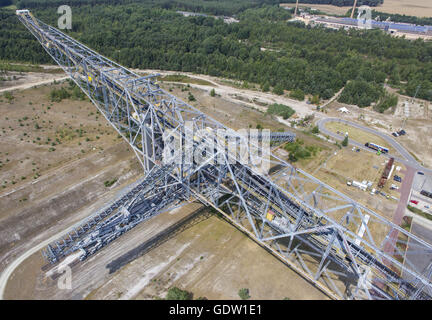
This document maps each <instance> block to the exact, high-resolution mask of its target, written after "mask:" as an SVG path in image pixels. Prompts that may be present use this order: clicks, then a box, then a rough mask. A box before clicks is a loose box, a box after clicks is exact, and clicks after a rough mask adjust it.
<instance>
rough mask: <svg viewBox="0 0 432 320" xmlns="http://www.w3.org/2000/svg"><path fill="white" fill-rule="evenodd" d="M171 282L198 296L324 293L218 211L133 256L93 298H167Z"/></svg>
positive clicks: (306, 295)
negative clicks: (244, 290)
mask: <svg viewBox="0 0 432 320" xmlns="http://www.w3.org/2000/svg"><path fill="white" fill-rule="evenodd" d="M166 257H169V258H168V259H167V258H166ZM137 276H138V279H137V278H136V277H137ZM173 285H174V286H178V287H180V288H183V289H186V290H188V291H190V292H192V293H193V294H194V297H195V298H198V297H206V298H208V299H239V296H238V290H239V289H241V288H248V289H249V290H250V295H251V297H252V299H283V298H285V297H288V298H290V299H326V296H324V295H323V294H321V293H320V292H319V291H317V290H316V289H315V288H314V287H313V286H311V285H310V284H309V283H308V282H306V281H305V280H303V279H302V278H300V277H298V276H296V274H295V273H294V272H293V271H292V270H291V269H289V268H287V267H286V266H284V265H283V264H282V263H281V262H280V261H278V260H277V259H275V258H274V257H273V256H272V255H271V254H269V253H267V252H266V251H265V250H264V249H262V248H261V247H259V246H257V245H256V244H255V243H254V242H253V241H252V240H251V239H249V238H248V237H246V236H245V235H243V234H242V233H240V232H238V231H236V229H234V228H233V227H232V226H230V225H229V224H227V223H226V222H224V221H221V220H220V219H219V218H217V217H215V216H213V217H211V218H209V219H208V220H205V221H202V222H200V223H199V224H197V225H195V226H193V227H191V228H189V229H187V230H185V231H184V232H182V233H181V234H179V235H178V236H177V237H176V238H175V239H171V240H169V241H168V242H166V243H164V244H163V245H161V246H160V247H158V248H157V249H156V250H153V251H151V252H150V253H148V254H147V255H146V256H144V257H142V258H139V259H137V260H135V261H134V262H133V263H131V264H130V265H128V266H127V267H125V268H124V269H122V270H120V271H119V272H117V273H116V274H115V275H114V277H113V279H112V281H110V282H109V283H106V284H105V285H103V286H101V287H100V288H98V289H97V290H95V291H94V292H92V294H91V296H89V298H91V299H116V298H119V299H153V298H155V297H160V298H164V297H165V295H166V292H167V290H168V288H169V287H171V286H173Z"/></svg>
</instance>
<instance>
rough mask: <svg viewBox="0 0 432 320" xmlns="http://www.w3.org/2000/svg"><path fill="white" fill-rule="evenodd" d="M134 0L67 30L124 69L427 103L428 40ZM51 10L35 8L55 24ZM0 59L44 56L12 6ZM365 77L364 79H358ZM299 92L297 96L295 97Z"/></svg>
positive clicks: (3, 18) (1, 15) (84, 12)
mask: <svg viewBox="0 0 432 320" xmlns="http://www.w3.org/2000/svg"><path fill="white" fill-rule="evenodd" d="M161 6H162V5H160V6H159V7H153V6H145V5H143V4H139V5H138V4H134V3H131V4H127V5H121V6H120V5H105V4H102V5H95V6H89V5H85V6H81V7H76V8H75V7H74V8H73V24H72V26H73V29H72V30H71V31H67V33H69V34H70V35H71V36H72V37H74V38H76V39H77V40H79V41H80V42H82V43H84V44H86V45H87V46H89V47H90V48H92V49H94V50H96V51H98V52H99V53H101V54H103V55H105V56H107V57H109V58H111V59H113V60H115V61H117V62H119V63H121V64H123V65H125V66H127V67H132V68H141V69H146V68H153V69H166V70H175V71H187V72H195V73H202V74H209V75H213V76H220V77H228V78H233V79H237V80H242V81H247V82H250V83H257V84H260V85H261V87H262V88H265V89H267V90H269V89H270V90H272V91H274V92H275V89H276V91H278V92H279V93H280V94H282V93H283V92H284V90H289V91H295V92H296V93H300V92H301V93H304V94H310V95H313V96H319V98H321V99H329V98H330V97H332V96H333V95H334V94H335V93H336V92H337V91H339V90H340V89H341V88H342V87H343V86H345V85H346V84H347V82H348V81H351V83H352V84H350V85H349V86H347V87H348V88H347V90H346V92H344V94H343V98H342V99H346V101H347V102H348V103H351V102H354V103H356V104H360V105H365V104H367V103H369V102H370V101H373V102H377V101H378V100H379V94H380V92H381V93H382V91H381V89H382V86H383V83H384V82H385V81H386V79H388V82H389V84H391V85H392V86H393V87H396V88H399V89H400V90H401V91H402V92H403V93H406V94H408V95H411V96H413V95H414V94H415V92H416V91H417V88H419V91H418V94H417V97H418V98H423V99H428V100H431V101H432V43H430V42H429V43H428V42H424V41H422V40H417V41H407V40H404V39H400V38H393V37H391V36H389V35H386V34H384V33H383V32H382V31H380V30H330V29H326V28H323V27H316V28H312V27H310V26H305V25H304V24H301V23H292V22H287V19H289V18H290V14H289V12H287V10H284V9H282V8H279V7H277V6H263V7H257V8H250V9H246V10H244V11H243V12H241V13H239V14H238V18H239V20H240V23H232V24H226V23H224V22H223V21H222V20H220V19H215V18H212V17H202V16H197V17H187V18H186V17H183V16H182V15H181V14H178V13H176V12H175V10H167V9H164V8H162V7H161ZM55 10H56V8H47V9H35V10H33V11H34V13H35V15H36V17H38V18H39V19H41V20H42V21H44V22H46V23H48V24H51V25H54V26H55V25H56V24H57V19H58V14H57V13H56V11H55ZM0 26H1V30H2V32H1V33H0V58H1V59H4V60H9V61H28V62H32V63H52V60H51V58H50V57H49V56H48V55H47V54H46V53H45V52H44V50H43V49H42V47H41V46H40V44H38V42H37V41H36V40H35V39H34V38H33V36H32V35H31V34H30V32H28V31H27V30H26V29H25V28H24V27H23V26H22V25H21V23H20V22H19V21H18V19H17V18H16V16H15V14H14V12H12V11H10V10H0ZM365 83H367V85H366V84H365ZM299 96H300V95H299Z"/></svg>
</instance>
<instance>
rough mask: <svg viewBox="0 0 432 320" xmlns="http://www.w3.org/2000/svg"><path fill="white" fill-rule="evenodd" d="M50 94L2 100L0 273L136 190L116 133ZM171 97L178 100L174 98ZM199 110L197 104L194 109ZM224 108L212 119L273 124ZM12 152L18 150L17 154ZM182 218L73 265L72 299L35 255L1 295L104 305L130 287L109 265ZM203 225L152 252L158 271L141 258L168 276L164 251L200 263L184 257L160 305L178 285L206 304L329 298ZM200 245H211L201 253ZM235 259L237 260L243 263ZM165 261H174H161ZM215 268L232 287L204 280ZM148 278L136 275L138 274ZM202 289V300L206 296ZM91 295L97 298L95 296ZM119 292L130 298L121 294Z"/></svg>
mask: <svg viewBox="0 0 432 320" xmlns="http://www.w3.org/2000/svg"><path fill="white" fill-rule="evenodd" d="M57 86H61V85H57ZM50 90H51V87H44V86H42V87H41V88H35V89H28V90H24V91H15V92H14V93H13V95H14V97H15V98H14V99H13V100H12V102H11V103H9V102H7V101H4V100H3V101H2V102H0V108H1V109H2V115H3V116H2V118H1V119H0V126H1V128H2V130H3V131H4V132H1V138H2V141H4V142H5V143H3V144H2V149H1V151H0V152H1V154H0V159H1V160H2V164H3V165H2V168H1V170H0V179H1V181H2V183H3V185H4V187H3V188H2V193H1V194H0V203H1V206H2V207H3V208H5V210H2V211H1V216H0V228H1V238H0V241H1V242H0V259H1V260H0V261H1V262H0V268H1V269H4V267H5V266H6V265H8V264H9V263H10V262H11V261H13V260H14V259H15V258H16V257H17V256H19V255H20V254H21V253H23V252H24V251H25V250H28V249H29V248H32V247H33V246H35V245H36V244H38V243H40V242H42V241H43V240H45V239H47V238H49V237H50V236H52V235H54V234H56V233H58V232H59V231H61V230H64V229H65V228H66V227H68V226H70V225H72V224H74V223H76V222H77V221H79V220H80V219H82V218H83V217H85V216H87V215H88V214H90V213H91V212H94V210H95V209H96V208H98V207H100V206H102V205H104V204H106V202H107V201H109V199H110V198H111V197H112V196H113V194H114V193H115V192H116V190H119V188H121V187H122V186H124V185H125V184H126V183H130V182H131V181H133V180H135V179H136V178H137V177H138V176H139V175H140V173H141V168H140V167H139V166H138V164H137V161H136V160H135V158H134V154H133V153H132V152H130V150H129V149H128V147H127V145H126V143H124V142H122V141H121V140H119V139H118V138H117V135H116V134H114V133H113V132H112V131H113V130H112V129H110V127H108V126H107V125H106V123H105V120H103V119H102V118H101V117H99V118H98V115H97V113H96V110H95V108H94V107H93V106H92V105H91V104H90V103H89V102H82V101H72V100H64V101H62V102H61V103H51V102H50V101H49V100H48V93H49V91H50ZM175 90H178V91H179V92H181V90H180V89H179V88H176V89H175ZM191 90H196V92H195V93H194V94H196V95H197V97H198V95H199V92H201V94H202V93H203V92H204V91H202V90H199V89H191ZM183 94H185V92H183ZM205 96H206V97H207V98H208V99H210V100H212V99H215V100H213V101H214V103H215V105H219V104H221V103H220V102H221V100H220V98H211V97H210V96H209V95H208V94H207V93H205ZM218 99H219V100H218ZM199 101H200V103H202V101H201V100H199ZM206 102H208V101H207V100H206ZM30 103H31V104H30ZM227 104H228V105H227V106H225V102H224V103H223V105H224V108H227V109H223V108H220V109H219V110H218V111H219V112H225V113H226V118H229V119H235V118H233V117H231V116H230V113H229V111H230V109H231V111H232V110H236V112H237V113H236V115H237V116H239V117H241V116H244V117H245V119H246V120H245V121H247V123H248V124H249V122H251V124H252V123H253V124H254V125H255V123H254V122H252V121H257V122H260V123H263V124H266V121H267V122H268V125H269V126H274V123H275V122H276V123H277V121H276V120H274V119H271V117H267V119H266V121H264V122H262V121H261V118H262V117H263V116H262V113H261V112H259V111H257V110H255V109H251V108H239V107H238V105H236V104H232V105H230V103H229V102H227ZM245 111H247V112H250V117H251V120H249V118H248V117H249V116H247V117H246V113H245ZM264 118H266V117H264ZM225 120H226V119H225ZM21 124H22V125H21ZM36 124H38V126H36ZM281 128H283V125H281ZM80 129H81V130H83V132H84V134H83V136H81V137H80V136H79V134H78V132H77V131H76V130H80ZM24 133H26V135H24ZM60 133H61V134H63V136H62V135H60ZM96 137H99V139H98V138H96ZM37 138H39V139H37ZM56 138H59V139H60V141H61V143H60V144H56V145H55V146H52V145H51V143H52V142H55V141H56V140H55V139H56ZM48 139H50V140H48ZM46 142H48V144H47V143H46ZM17 145H18V146H19V148H17V147H16V146H17ZM50 148H55V151H49V150H50ZM23 150H25V151H24V152H23ZM81 150H83V152H82V151H81ZM33 169H34V170H33ZM35 173H37V174H38V175H40V176H38V177H37V178H36V179H35V178H34V177H33V175H34V174H35ZM21 177H25V178H24V179H22V178H21ZM112 177H117V178H119V181H118V182H117V183H116V184H115V185H114V186H113V187H111V188H110V189H109V190H107V188H105V187H104V184H103V182H104V181H106V180H108V179H111V178H112ZM12 181H13V182H14V183H12ZM71 199H74V201H71ZM40 213H43V214H42V215H41V214H40ZM185 213H187V211H184V210H182V211H180V212H179V213H177V214H176V215H175V216H172V215H169V213H167V214H165V215H163V214H162V215H160V216H158V217H157V218H156V219H152V221H151V223H150V224H143V225H142V226H140V227H138V228H136V229H134V230H133V231H131V232H130V233H128V234H127V235H125V237H123V238H122V240H119V241H116V242H115V243H113V244H112V245H111V246H110V247H109V249H104V250H102V251H100V252H99V253H98V254H97V255H95V256H93V257H91V258H90V259H88V260H87V261H86V262H85V263H84V264H81V265H78V266H77V267H76V268H78V269H73V274H74V275H77V276H76V277H75V276H74V283H75V286H76V287H75V289H74V290H72V291H70V292H64V291H62V292H59V291H58V290H57V287H56V282H55V281H54V280H52V279H50V278H47V277H46V276H45V274H44V272H42V271H41V267H42V266H43V265H44V264H45V262H44V261H43V260H42V258H41V255H40V252H36V253H34V254H32V255H31V256H30V257H29V258H27V259H26V260H25V261H24V263H22V264H20V265H19V267H18V268H17V269H16V270H15V272H13V273H12V276H11V278H10V281H9V282H8V284H7V287H6V292H5V297H6V298H8V299H22V298H37V299H39V298H56V299H59V298H67V299H82V298H85V297H86V296H87V295H88V294H90V293H91V295H90V296H89V298H92V297H93V296H94V297H95V298H101V297H100V296H99V295H98V294H99V293H100V292H104V291H103V288H104V286H109V284H110V283H115V281H117V280H115V279H122V278H125V279H126V280H127V279H129V280H130V277H129V278H128V277H123V276H120V277H119V278H117V277H115V278H111V276H110V275H109V273H108V271H107V269H106V265H107V264H108V263H110V262H111V261H113V259H115V258H116V257H118V256H119V255H122V254H124V253H125V252H127V250H130V249H132V248H134V246H136V245H137V244H139V243H141V242H142V241H144V240H145V239H146V237H149V236H152V235H154V234H155V233H157V232H158V231H161V230H162V229H164V228H166V227H167V225H169V223H172V222H175V221H176V219H178V218H181V217H182V215H184V214H185ZM208 221H211V223H210V224H208V223H207V224H206V223H204V222H203V223H202V224H198V225H196V226H195V227H194V228H195V229H193V230H194V231H193V233H192V234H190V235H189V237H190V238H185V239H183V238H177V237H176V238H173V239H172V240H170V242H167V245H166V250H168V251H166V252H165V254H162V252H164V251H160V250H155V251H154V252H161V255H160V257H159V259H160V261H161V262H157V261H158V260H157V259H156V258H154V259H153V258H151V259H149V257H144V259H143V260H144V261H145V262H146V263H149V264H148V267H149V268H150V269H149V270H150V271H151V270H153V271H154V270H158V268H159V263H167V261H169V262H170V263H172V264H173V265H172V266H170V264H166V267H171V268H175V269H177V268H178V267H179V265H178V264H177V265H175V262H176V261H177V260H173V257H176V253H172V252H171V251H169V250H171V248H173V250H176V251H175V252H178V255H179V256H181V255H183V254H186V253H188V252H190V254H192V252H194V251H193V250H195V253H197V252H198V253H199V254H200V255H199V259H198V258H197V257H194V259H195V260H193V261H192V262H191V261H190V259H189V258H187V257H189V256H185V259H184V265H182V266H181V270H183V271H182V272H181V273H182V274H181V275H180V274H179V275H178V276H177V277H176V278H173V279H172V280H173V281H172V282H169V281H168V282H166V286H165V287H164V289H163V290H162V291H158V293H157V295H161V296H163V295H164V292H165V291H164V290H166V289H167V288H168V285H169V284H170V283H171V284H172V283H176V284H177V285H179V286H183V284H182V283H185V284H186V283H188V284H187V285H185V286H186V287H187V288H188V289H189V290H191V291H193V292H195V293H196V295H197V296H199V295H206V296H208V297H213V298H236V297H238V296H237V292H238V290H239V289H240V288H241V287H244V286H249V287H250V289H251V294H253V295H254V296H253V297H254V298H262V299H270V298H271V299H282V298H284V297H290V298H293V299H307V298H309V299H312V298H315V299H322V298H326V297H325V296H324V295H323V294H321V292H320V291H318V290H317V289H315V288H314V287H313V286H311V285H309V284H308V283H307V282H306V281H305V280H304V279H303V278H301V277H299V276H298V275H297V274H295V273H294V272H293V271H292V270H290V269H289V268H287V267H286V266H285V265H284V264H283V263H281V262H280V261H278V260H277V259H275V258H274V257H272V256H271V255H269V254H268V253H267V252H266V251H265V250H263V249H261V248H260V247H258V246H257V245H256V244H255V243H254V242H252V241H251V240H249V239H248V238H247V237H245V236H244V235H242V234H241V233H239V232H238V231H236V229H234V228H233V227H232V226H230V225H229V224H227V223H226V222H223V221H220V220H218V219H216V220H215V219H209V220H208ZM201 228H203V229H202V230H201ZM212 228H213V229H212ZM214 228H216V229H214ZM191 230H192V228H191ZM216 234H219V235H220V236H218V238H217V240H218V241H219V242H220V243H221V245H222V248H221V249H219V247H218V246H216V248H215V243H213V242H212V241H213V240H214V237H215V235H216ZM185 237H186V236H185ZM208 237H210V238H211V239H209V238H208ZM231 238H232V241H231V240H230V239H231ZM207 240H208V241H209V242H208V243H206V241H207ZM188 242H192V243H193V245H190V249H187V250H186V244H187V243H188ZM219 242H217V243H219ZM168 243H169V244H168ZM217 243H216V245H217ZM195 247H196V248H195ZM188 248H189V245H188ZM194 248H195V249H194ZM212 249H213V251H212ZM164 250H165V249H164ZM242 250H243V251H242ZM183 251H184V252H183ZM242 252H243V254H244V257H243V258H242V259H240V256H241V255H240V253H242ZM150 254H152V253H150ZM204 255H205V257H208V260H205V257H204ZM201 256H203V258H202V259H201ZM150 257H151V256H150ZM167 257H171V258H168V259H167ZM252 257H253V258H252ZM256 257H258V262H257V263H255V264H254V265H252V266H251V265H250V261H251V260H253V259H255V258H256ZM197 259H198V260H197ZM202 260H203V261H202ZM222 260H224V261H225V263H222V264H219V267H218V268H221V267H223V266H224V265H230V266H231V267H230V270H231V271H230V278H229V277H226V276H225V275H224V269H218V268H215V271H214V274H211V272H210V271H211V265H213V264H215V265H217V263H216V261H222ZM204 261H207V262H206V268H207V271H208V272H209V274H207V272H206V274H205V275H204V274H203V273H197V272H196V269H195V268H194V266H195V265H196V264H198V263H199V262H204ZM269 266H270V268H269ZM127 268H128V267H127ZM127 268H125V269H127ZM248 268H249V269H248ZM273 269H274V270H277V273H273V272H271V270H273ZM83 270H85V272H84V271H83ZM122 270H123V269H121V270H120V271H119V272H122ZM145 270H146V269H145V268H143V269H142V271H141V272H144V271H145ZM236 270H238V271H236ZM149 274H150V275H151V274H152V272H149V273H146V275H143V278H140V277H139V278H137V277H135V278H134V277H132V280H131V282H130V283H129V285H126V288H127V290H126V289H124V292H125V295H124V297H123V298H149V297H150V296H149V293H146V291H144V292H141V291H142V290H143V289H145V288H146V289H145V290H150V291H149V292H151V290H152V289H151V286H146V283H147V280H148V278H149ZM239 274H242V275H244V274H249V276H248V277H247V278H245V277H244V276H242V277H238V275H239ZM276 274H282V276H283V277H284V279H286V282H285V283H284V284H281V283H280V277H279V276H276ZM236 278H237V280H235V279H236ZM137 279H140V280H137ZM146 279H147V280H146ZM216 279H219V280H217V281H218V282H219V285H217V286H213V285H214V284H215V281H216ZM229 279H231V280H229ZM126 280H124V281H126ZM129 280H128V281H129ZM122 281H123V280H122ZM192 283H194V284H193V285H192ZM230 283H231V284H230ZM189 284H190V285H189ZM229 284H230V286H229ZM258 284H259V286H262V289H259V286H258ZM137 285H138V287H137ZM212 286H213V287H212ZM224 286H227V288H228V290H226V292H225V290H224V289H223V288H224ZM98 288H100V290H99V289H98ZM207 288H209V290H206V289H207ZM95 289H97V290H96V291H94V290H95ZM303 289H304V290H303ZM119 290H120V289H119ZM122 290H123V289H122ZM109 292H111V290H110V291H109ZM109 292H105V293H104V295H108V296H107V297H105V298H112V297H113V296H112V295H109ZM126 292H129V293H127V294H126ZM135 293H136V294H135ZM114 297H115V296H114ZM117 298H121V297H120V296H119V297H117Z"/></svg>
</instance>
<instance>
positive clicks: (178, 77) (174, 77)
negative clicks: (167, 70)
mask: <svg viewBox="0 0 432 320" xmlns="http://www.w3.org/2000/svg"><path fill="white" fill-rule="evenodd" d="M159 79H160V80H162V81H169V82H181V83H192V84H200V85H204V86H211V85H212V83H210V82H208V81H206V80H202V79H195V78H191V77H188V76H185V75H182V74H170V75H167V76H163V77H161V78H159Z"/></svg>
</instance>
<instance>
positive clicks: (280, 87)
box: [273, 83, 284, 96]
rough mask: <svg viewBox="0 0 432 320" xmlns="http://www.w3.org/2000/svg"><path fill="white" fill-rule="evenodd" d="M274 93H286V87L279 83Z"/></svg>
mask: <svg viewBox="0 0 432 320" xmlns="http://www.w3.org/2000/svg"><path fill="white" fill-rule="evenodd" d="M273 93H274V94H277V95H279V96H280V95H283V93H284V88H283V87H282V85H281V84H279V83H278V84H277V85H276V86H275V87H274V88H273Z"/></svg>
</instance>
